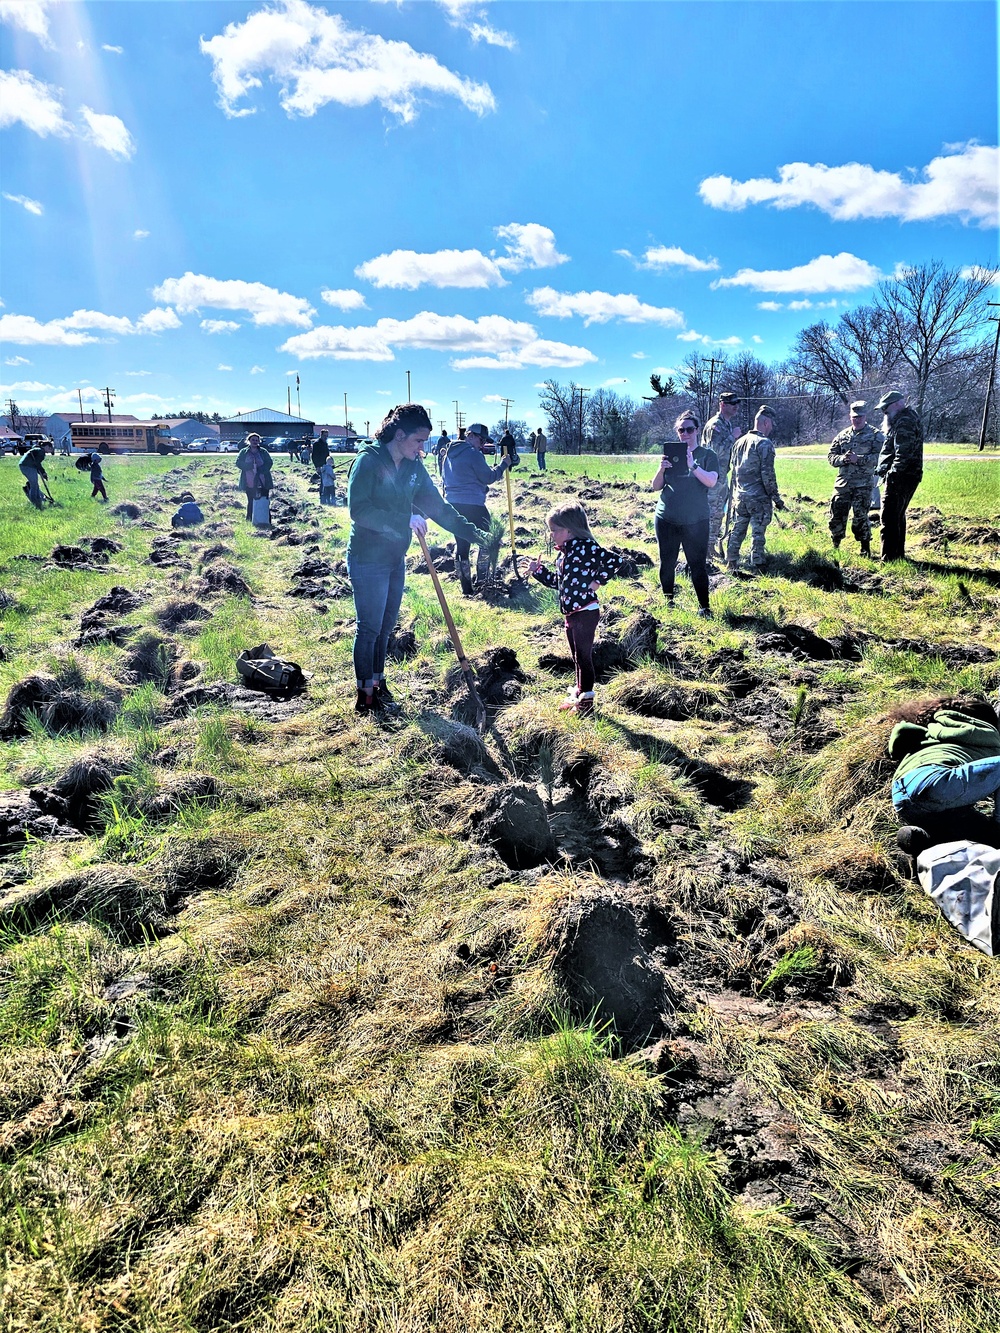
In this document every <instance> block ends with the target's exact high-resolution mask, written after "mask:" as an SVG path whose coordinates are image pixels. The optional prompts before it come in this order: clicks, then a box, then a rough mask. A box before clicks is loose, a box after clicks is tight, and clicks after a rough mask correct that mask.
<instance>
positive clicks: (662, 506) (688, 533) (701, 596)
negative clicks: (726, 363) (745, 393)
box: [649, 412, 719, 617]
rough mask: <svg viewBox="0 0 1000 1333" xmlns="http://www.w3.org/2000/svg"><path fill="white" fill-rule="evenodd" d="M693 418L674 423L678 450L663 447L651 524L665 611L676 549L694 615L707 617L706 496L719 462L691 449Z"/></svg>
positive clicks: (694, 440) (691, 415)
mask: <svg viewBox="0 0 1000 1333" xmlns="http://www.w3.org/2000/svg"><path fill="white" fill-rule="evenodd" d="M699 425H700V423H699V421H698V418H697V417H696V416H695V415H694V413H693V412H683V413H682V414H681V415H680V416H679V417H678V418H677V420H676V421H675V422H674V429H675V431H676V432H677V439H678V440H679V441H680V442H681V444H682V445H683V446H684V448H683V449H681V450H678V449H677V448H676V447H674V448H668V447H667V446H666V445H665V447H664V451H663V456H662V458H661V459H660V466H659V469H658V471H657V473H656V476H655V477H654V478H653V480H652V481H651V482H650V485H649V489H650V490H651V491H659V492H660V503H659V504H658V505H657V506H656V516H655V519H654V523H655V526H656V544H657V546H659V548H660V587H661V588H662V589H663V592H664V595H665V596H666V599H667V605H668V606H673V604H674V571H675V569H676V567H677V555H678V552H679V551H680V549H681V547H682V546H683V548H684V556H685V559H686V560H687V566H688V573H689V574H690V575H691V582H692V583H693V584H694V591H695V595H696V596H697V598H698V614H699V615H700V616H705V617H708V616H710V615H711V614H712V611H711V608H710V607H709V604H708V568H707V562H708V530H709V514H708V492H709V491H710V490H711V489H712V487H713V486H714V485H715V483H716V482H717V481H718V479H719V460H718V458H717V457H716V456H715V454H714V453H713V452H712V450H711V449H705V448H702V447H701V446H699V445H697V439H698V428H699Z"/></svg>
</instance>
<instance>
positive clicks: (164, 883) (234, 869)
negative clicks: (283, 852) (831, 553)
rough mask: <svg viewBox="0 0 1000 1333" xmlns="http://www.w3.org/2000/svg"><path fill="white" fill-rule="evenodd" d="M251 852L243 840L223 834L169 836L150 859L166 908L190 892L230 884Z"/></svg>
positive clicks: (223, 886)
mask: <svg viewBox="0 0 1000 1333" xmlns="http://www.w3.org/2000/svg"><path fill="white" fill-rule="evenodd" d="M250 856H251V853H250V849H249V848H248V847H247V846H246V845H245V843H243V842H242V841H240V840H239V839H237V838H234V837H227V836H226V835H224V834H219V833H216V834H210V835H209V836H208V837H204V838H173V839H168V841H167V843H166V845H165V846H164V848H163V850H162V851H161V853H160V855H159V856H158V857H157V858H156V860H155V861H154V863H153V869H154V879H155V880H156V881H157V882H158V883H159V885H160V888H161V891H162V894H163V902H164V906H165V907H166V909H167V911H175V910H176V909H177V907H178V905H179V904H180V903H181V902H182V901H183V900H184V899H185V898H187V897H189V896H190V895H191V894H194V893H202V892H204V891H205V890H212V891H222V890H224V889H229V888H232V886H233V885H234V884H235V883H236V881H237V879H238V878H239V875H240V872H241V871H242V870H243V868H244V867H245V866H246V865H247V863H248V862H249V860H250Z"/></svg>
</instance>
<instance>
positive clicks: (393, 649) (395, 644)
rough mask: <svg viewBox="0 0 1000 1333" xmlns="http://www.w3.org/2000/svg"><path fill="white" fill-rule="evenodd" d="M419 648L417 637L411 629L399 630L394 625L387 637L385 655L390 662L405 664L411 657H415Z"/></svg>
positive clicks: (397, 626)
mask: <svg viewBox="0 0 1000 1333" xmlns="http://www.w3.org/2000/svg"><path fill="white" fill-rule="evenodd" d="M419 646H420V645H419V644H418V643H417V636H416V635H415V634H414V632H413V630H412V629H401V628H400V627H399V625H396V626H395V628H394V629H393V631H392V633H391V634H390V635H389V644H388V647H387V648H386V650H385V655H386V657H387V658H388V659H389V661H390V662H405V661H407V660H408V659H409V658H411V657H416V655H417V650H418V648H419Z"/></svg>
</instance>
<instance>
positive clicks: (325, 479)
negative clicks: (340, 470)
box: [319, 458, 337, 505]
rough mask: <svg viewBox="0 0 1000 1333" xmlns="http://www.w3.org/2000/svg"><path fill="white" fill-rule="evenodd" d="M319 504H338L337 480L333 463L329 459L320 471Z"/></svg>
mask: <svg viewBox="0 0 1000 1333" xmlns="http://www.w3.org/2000/svg"><path fill="white" fill-rule="evenodd" d="M319 502H320V504H321V505H335V504H336V503H337V478H336V476H335V474H334V471H333V462H332V460H331V459H329V458H328V459H327V460H326V462H325V463H324V464H323V466H322V467H321V468H320V470H319Z"/></svg>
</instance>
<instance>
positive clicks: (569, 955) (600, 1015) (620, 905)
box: [547, 888, 679, 1051]
mask: <svg viewBox="0 0 1000 1333" xmlns="http://www.w3.org/2000/svg"><path fill="white" fill-rule="evenodd" d="M547 943H548V945H549V947H550V948H551V949H552V955H553V956H552V965H553V968H554V969H555V973H556V976H557V978H558V980H559V983H560V985H561V987H562V989H563V990H564V991H565V993H566V996H567V999H568V1000H569V1005H570V1010H571V1012H572V1013H573V1014H574V1016H575V1017H577V1018H579V1019H584V1020H585V1019H587V1018H589V1017H590V1015H591V1014H595V1013H596V1016H597V1019H598V1021H599V1022H600V1021H603V1022H610V1023H612V1024H613V1025H614V1030H615V1033H616V1035H617V1037H618V1039H619V1041H620V1042H621V1043H622V1046H623V1047H624V1048H625V1049H626V1050H630V1051H632V1050H637V1049H638V1048H639V1047H641V1046H643V1045H644V1044H645V1043H646V1042H647V1041H649V1040H651V1039H653V1038H655V1037H658V1036H663V1035H664V1034H665V1033H666V1032H667V1030H668V1029H669V1026H670V1014H671V1012H672V1011H673V1009H674V1007H675V1003H676V995H675V993H674V990H673V988H672V986H671V984H670V981H669V979H668V976H667V973H666V970H665V969H666V968H668V967H671V966H673V965H674V964H675V963H676V962H677V961H678V959H679V953H678V950H677V936H676V932H675V930H674V927H673V924H672V923H671V921H670V920H669V918H668V917H667V916H666V915H665V914H664V913H663V912H662V911H661V910H660V909H659V908H658V907H657V906H656V904H655V903H653V902H652V901H651V900H650V899H649V898H648V897H644V896H641V895H638V894H634V893H630V892H629V891H628V890H624V889H622V890H616V889H611V888H602V889H599V890H594V891H591V892H588V893H585V894H582V895H580V896H579V897H575V898H572V899H571V900H570V901H569V902H568V903H566V904H565V905H564V907H563V908H562V910H561V911H560V912H559V913H558V914H557V915H556V916H555V918H554V919H553V921H552V922H551V924H550V926H549V931H548V937H547Z"/></svg>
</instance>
